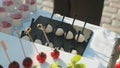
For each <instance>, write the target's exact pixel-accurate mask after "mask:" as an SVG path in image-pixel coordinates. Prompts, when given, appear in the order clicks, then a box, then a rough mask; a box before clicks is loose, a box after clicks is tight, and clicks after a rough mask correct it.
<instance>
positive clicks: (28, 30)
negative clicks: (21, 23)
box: [26, 27, 39, 53]
mask: <svg viewBox="0 0 120 68" xmlns="http://www.w3.org/2000/svg"><path fill="white" fill-rule="evenodd" d="M30 31H31V28H30V27H29V28H27V30H26V34H27V35H28V37H29V38H30V40H31V41H32V43H33V45H34V47H35V50H36V52H37V53H39V51H38V49H37V47H36V45H35V44H34V41H33V39H32V37H31V35H30V34H29V32H30Z"/></svg>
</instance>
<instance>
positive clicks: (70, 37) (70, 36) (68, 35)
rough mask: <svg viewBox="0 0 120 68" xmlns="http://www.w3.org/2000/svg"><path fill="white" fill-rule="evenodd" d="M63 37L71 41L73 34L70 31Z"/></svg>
mask: <svg viewBox="0 0 120 68" xmlns="http://www.w3.org/2000/svg"><path fill="white" fill-rule="evenodd" d="M65 35H66V39H68V40H69V39H73V37H74V36H73V33H72V32H71V31H68V32H67V33H65Z"/></svg>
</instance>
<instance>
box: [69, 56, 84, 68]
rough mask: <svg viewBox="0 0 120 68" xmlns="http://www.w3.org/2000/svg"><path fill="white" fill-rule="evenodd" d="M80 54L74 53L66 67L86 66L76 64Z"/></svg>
mask: <svg viewBox="0 0 120 68" xmlns="http://www.w3.org/2000/svg"><path fill="white" fill-rule="evenodd" d="M80 59H81V56H80V55H76V56H74V57H73V58H72V59H71V62H70V63H69V64H68V66H67V68H86V65H85V64H83V63H80V64H77V62H78V61H80Z"/></svg>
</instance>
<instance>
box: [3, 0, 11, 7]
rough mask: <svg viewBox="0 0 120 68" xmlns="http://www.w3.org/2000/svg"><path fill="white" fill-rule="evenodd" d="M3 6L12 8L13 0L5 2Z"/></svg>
mask: <svg viewBox="0 0 120 68" xmlns="http://www.w3.org/2000/svg"><path fill="white" fill-rule="evenodd" d="M3 5H4V6H11V5H13V1H12V0H5V1H3Z"/></svg>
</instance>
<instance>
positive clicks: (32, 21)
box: [30, 18, 35, 27]
mask: <svg viewBox="0 0 120 68" xmlns="http://www.w3.org/2000/svg"><path fill="white" fill-rule="evenodd" d="M34 20H35V19H34V18H32V21H31V24H30V27H32V25H33V23H34Z"/></svg>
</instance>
